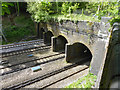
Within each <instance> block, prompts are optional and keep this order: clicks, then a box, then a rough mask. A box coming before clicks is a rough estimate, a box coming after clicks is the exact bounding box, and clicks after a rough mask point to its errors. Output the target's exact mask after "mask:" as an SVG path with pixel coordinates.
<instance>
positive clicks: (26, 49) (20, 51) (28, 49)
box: [0, 45, 51, 58]
mask: <svg viewBox="0 0 120 90" xmlns="http://www.w3.org/2000/svg"><path fill="white" fill-rule="evenodd" d="M50 48H51V46H46V45H43V46H37V47H31V48H24V49H19V50H16V51H10V52H4V53H2V56H0V57H2V58H4V57H8V56H13V55H19V54H23V53H29V52H34V51H38V50H46V49H50Z"/></svg>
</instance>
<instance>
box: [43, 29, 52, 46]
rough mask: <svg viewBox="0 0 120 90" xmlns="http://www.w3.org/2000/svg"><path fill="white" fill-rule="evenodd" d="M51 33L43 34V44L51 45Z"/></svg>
mask: <svg viewBox="0 0 120 90" xmlns="http://www.w3.org/2000/svg"><path fill="white" fill-rule="evenodd" d="M52 36H54V35H53V33H52V32H51V31H47V32H45V33H44V36H43V38H44V44H48V45H51V38H52Z"/></svg>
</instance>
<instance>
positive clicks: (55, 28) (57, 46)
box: [39, 20, 111, 75]
mask: <svg viewBox="0 0 120 90" xmlns="http://www.w3.org/2000/svg"><path fill="white" fill-rule="evenodd" d="M109 28H110V25H109V23H104V22H91V21H77V22H74V21H70V20H62V21H61V22H59V23H57V22H54V21H51V22H49V23H47V24H43V23H42V24H40V29H39V30H40V36H41V37H40V38H44V43H45V44H51V45H52V49H53V51H55V52H60V51H64V52H65V59H66V61H67V62H74V60H75V59H82V58H84V57H89V59H90V60H91V63H90V72H91V73H94V74H95V75H98V73H99V72H100V71H101V70H102V69H103V66H104V62H105V59H106V55H107V48H108V45H109V38H110V34H111V32H109Z"/></svg>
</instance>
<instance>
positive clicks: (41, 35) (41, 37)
mask: <svg viewBox="0 0 120 90" xmlns="http://www.w3.org/2000/svg"><path fill="white" fill-rule="evenodd" d="M44 33H45V29H44V28H40V39H43V36H44Z"/></svg>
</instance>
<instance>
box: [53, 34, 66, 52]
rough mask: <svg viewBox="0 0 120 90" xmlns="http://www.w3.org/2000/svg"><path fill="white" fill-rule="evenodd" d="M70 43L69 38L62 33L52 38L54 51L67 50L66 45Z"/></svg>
mask: <svg viewBox="0 0 120 90" xmlns="http://www.w3.org/2000/svg"><path fill="white" fill-rule="evenodd" d="M66 43H68V41H67V39H66V38H65V37H64V36H62V35H60V36H58V37H53V38H52V48H53V51H54V52H65V46H66Z"/></svg>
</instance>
